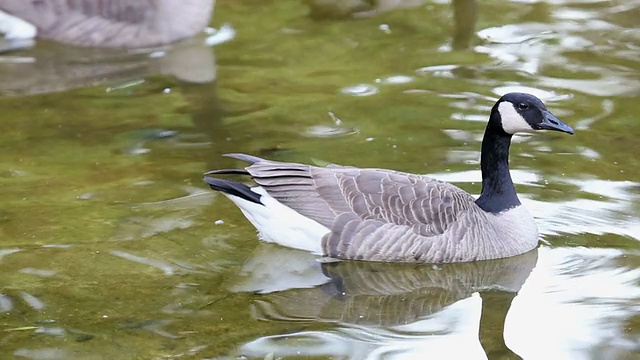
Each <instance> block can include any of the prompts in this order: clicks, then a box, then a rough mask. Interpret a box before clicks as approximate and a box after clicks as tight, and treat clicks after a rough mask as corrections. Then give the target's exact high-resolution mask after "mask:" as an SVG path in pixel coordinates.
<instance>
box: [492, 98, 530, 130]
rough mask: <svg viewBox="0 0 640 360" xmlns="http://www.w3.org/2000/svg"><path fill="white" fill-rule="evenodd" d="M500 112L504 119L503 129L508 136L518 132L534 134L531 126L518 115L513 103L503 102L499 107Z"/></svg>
mask: <svg viewBox="0 0 640 360" xmlns="http://www.w3.org/2000/svg"><path fill="white" fill-rule="evenodd" d="M498 112H499V113H500V118H501V119H502V129H503V130H504V131H505V132H506V133H507V134H511V135H513V134H515V133H517V132H533V131H534V130H533V128H531V125H529V123H528V122H527V121H526V120H525V119H524V118H523V117H522V115H520V114H519V113H518V111H517V110H516V108H515V107H514V106H513V104H512V103H510V102H508V101H503V102H501V103H500V105H498Z"/></svg>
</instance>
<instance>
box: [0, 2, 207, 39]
mask: <svg viewBox="0 0 640 360" xmlns="http://www.w3.org/2000/svg"><path fill="white" fill-rule="evenodd" d="M214 6H215V0H180V1H177V0H100V1H97V0H39V1H35V0H0V32H2V33H5V34H6V36H7V37H8V38H13V39H24V38H32V37H34V36H35V35H36V32H37V35H38V36H39V37H41V38H44V39H50V40H55V41H59V42H62V43H66V44H71V45H78V46H90V47H96V46H97V47H113V48H142V47H154V46H160V45H164V44H169V43H172V42H175V41H178V40H182V39H186V38H189V37H191V36H194V35H196V34H197V33H199V32H200V31H202V30H203V29H204V28H205V27H206V26H207V24H209V20H210V19H211V16H212V13H213V9H214ZM9 15H10V16H9Z"/></svg>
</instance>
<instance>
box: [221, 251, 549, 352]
mask: <svg viewBox="0 0 640 360" xmlns="http://www.w3.org/2000/svg"><path fill="white" fill-rule="evenodd" d="M537 260H538V250H537V249H536V250H533V251H530V252H528V253H526V254H523V255H520V256H516V257H512V258H507V259H499V260H491V261H480V262H472V263H459V264H446V265H407V264H383V263H373V262H327V263H322V262H319V261H317V258H316V257H314V256H313V255H310V254H308V253H306V252H301V251H297V250H292V249H286V248H280V247H277V246H272V245H270V244H263V245H261V246H259V247H258V249H257V250H256V252H255V253H254V254H253V257H252V258H251V259H250V260H249V261H248V262H247V263H245V265H244V266H243V268H242V271H241V273H240V275H239V279H237V281H236V283H235V284H234V285H232V286H231V290H232V291H236V292H257V293H260V294H262V295H259V296H258V297H257V299H256V300H255V301H254V302H253V304H252V313H253V314H254V317H255V318H256V319H258V320H267V321H278V322H281V321H285V322H292V323H316V324H319V323H325V324H327V323H328V324H333V326H334V327H333V328H331V329H330V330H326V327H325V326H322V327H320V328H321V329H322V330H318V331H313V330H308V331H302V332H293V333H286V334H275V335H270V336H266V337H262V338H259V339H256V340H253V341H250V342H248V343H246V344H244V345H243V346H242V347H241V348H240V350H239V352H240V354H241V355H245V356H257V357H263V356H267V355H268V354H273V355H275V356H289V355H303V356H340V357H343V356H344V357H345V358H350V359H352V358H354V359H355V358H358V359H361V358H366V359H372V358H380V357H384V358H394V359H396V358H397V359H400V358H407V359H411V358H415V357H416V356H419V355H428V354H431V355H446V356H447V357H448V358H465V359H475V358H487V356H488V357H489V358H494V356H506V358H515V359H518V358H520V357H519V356H518V355H516V354H515V353H514V352H513V351H512V350H510V349H509V348H508V347H507V346H506V345H505V343H504V340H503V341H500V342H499V343H496V339H502V338H503V337H502V336H501V335H502V334H503V331H504V326H505V319H506V316H507V313H508V311H509V307H510V306H511V301H512V300H513V298H514V297H515V296H516V295H517V293H518V291H519V290H520V289H521V287H522V285H523V284H524V282H525V281H526V280H527V278H528V277H529V274H530V273H531V271H532V270H533V268H534V267H535V265H536V263H537Z"/></svg>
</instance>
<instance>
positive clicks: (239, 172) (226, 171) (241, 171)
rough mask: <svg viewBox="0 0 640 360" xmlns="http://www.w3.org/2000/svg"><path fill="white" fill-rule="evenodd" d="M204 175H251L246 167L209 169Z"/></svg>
mask: <svg viewBox="0 0 640 360" xmlns="http://www.w3.org/2000/svg"><path fill="white" fill-rule="evenodd" d="M204 175H205V176H206V175H250V174H249V172H248V171H247V170H244V169H218V170H209V171H207V172H206V173H204Z"/></svg>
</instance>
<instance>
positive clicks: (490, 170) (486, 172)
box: [476, 109, 520, 213]
mask: <svg viewBox="0 0 640 360" xmlns="http://www.w3.org/2000/svg"><path fill="white" fill-rule="evenodd" d="M500 124H501V121H500V118H499V115H498V112H497V111H496V110H495V109H494V111H492V112H491V119H489V124H487V128H486V130H485V132H484V138H483V139H482V154H481V157H480V168H481V169H482V194H480V197H479V198H478V200H476V204H478V206H480V207H481V208H482V209H483V210H484V211H487V212H491V213H499V212H501V211H504V210H507V209H510V208H513V207H516V206H518V205H520V200H519V199H518V195H516V189H515V187H514V186H513V181H512V180H511V174H510V173H509V145H511V135H509V134H507V133H506V132H504V130H502V128H501V126H500Z"/></svg>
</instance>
